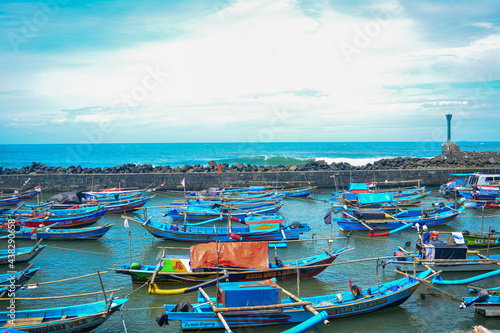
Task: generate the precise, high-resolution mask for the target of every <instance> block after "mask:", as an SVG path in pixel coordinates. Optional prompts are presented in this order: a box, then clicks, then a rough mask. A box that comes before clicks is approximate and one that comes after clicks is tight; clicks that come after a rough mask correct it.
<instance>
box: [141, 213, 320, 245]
mask: <svg viewBox="0 0 500 333" xmlns="http://www.w3.org/2000/svg"><path fill="white" fill-rule="evenodd" d="M137 220H138V221H140V222H141V224H142V226H143V227H144V229H146V230H147V231H148V232H149V233H150V234H151V235H153V236H154V237H157V238H161V239H170V240H177V241H190V242H216V241H219V242H231V241H236V242H239V241H241V240H243V241H271V240H279V241H281V240H288V239H299V238H300V235H301V234H303V233H305V232H309V231H311V228H309V225H308V224H307V223H298V222H293V223H291V224H282V225H280V224H276V223H272V224H252V225H248V226H241V227H240V226H238V227H231V228H228V227H216V226H213V227H192V226H186V227H184V226H183V225H177V224H166V223H163V222H153V221H151V218H148V219H147V220H144V219H141V218H137Z"/></svg>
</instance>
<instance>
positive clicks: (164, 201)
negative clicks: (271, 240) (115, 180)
mask: <svg viewBox="0 0 500 333" xmlns="http://www.w3.org/2000/svg"><path fill="white" fill-rule="evenodd" d="M436 192H437V191H436V189H434V192H433V194H432V195H431V196H430V197H429V198H428V200H433V201H442V200H443V198H441V197H440V196H439V195H437V194H436ZM52 194H53V193H43V197H42V199H47V198H49V197H50V196H51V195H52ZM155 194H156V197H155V198H154V199H152V200H150V202H149V203H148V204H147V206H149V207H152V206H165V205H168V204H169V203H170V201H171V200H175V199H181V198H182V193H171V192H160V191H157V192H155ZM331 195H332V192H331V191H326V190H324V191H321V192H319V193H314V194H313V196H312V198H311V199H310V198H300V199H299V198H297V199H293V198H290V199H285V200H284V203H285V206H284V207H283V208H282V209H281V210H280V212H279V213H280V214H281V215H282V217H283V218H284V220H285V221H287V222H293V221H298V222H307V223H309V224H310V226H311V228H312V231H311V232H310V233H306V234H303V235H302V238H303V239H311V238H313V237H314V238H316V239H318V238H330V237H331V238H334V239H333V241H332V242H331V243H329V242H328V241H327V240H315V241H304V242H293V243H290V244H289V245H288V248H278V249H277V251H278V256H279V257H280V258H281V259H283V260H285V259H300V258H304V257H307V256H312V255H315V254H319V253H321V252H322V248H325V249H331V250H336V249H339V248H342V247H347V246H351V247H354V248H355V250H353V251H351V252H348V253H345V254H343V255H341V256H340V257H339V258H337V260H336V261H335V263H337V264H338V265H332V266H331V267H328V268H327V269H326V270H325V271H324V272H322V273H321V274H319V275H318V276H316V277H313V278H304V279H301V280H300V296H302V297H306V296H314V295H322V294H332V293H334V294H336V293H339V292H345V291H347V290H349V280H351V282H352V284H356V285H358V286H360V287H362V288H366V287H370V286H376V285H377V272H378V279H379V281H380V283H383V282H388V281H391V280H394V279H398V278H401V276H400V275H398V274H397V273H396V272H394V271H393V270H392V269H390V267H385V268H382V267H381V266H380V267H378V269H377V261H376V260H373V261H364V262H353V263H346V264H340V263H341V262H344V261H351V260H358V259H363V258H376V257H385V256H389V255H392V254H393V253H394V251H395V250H396V248H397V246H405V243H407V242H410V243H411V244H410V245H409V246H408V247H407V248H408V249H410V250H412V249H413V248H414V247H415V240H416V238H417V232H416V230H415V229H411V228H410V229H406V230H403V231H401V232H399V233H396V234H394V235H391V236H385V237H375V238H369V237H368V232H363V231H357V232H353V233H352V234H349V233H348V232H343V231H341V230H340V229H339V228H338V226H337V225H336V224H332V225H326V224H325V223H324V221H323V217H324V215H325V213H327V212H329V211H330V210H331V209H332V207H331V205H330V204H329V203H328V202H326V200H327V199H328V198H330V197H331ZM165 212H166V209H165V208H162V209H149V210H148V217H149V216H153V219H155V220H163V221H165V222H171V220H170V219H169V218H168V217H163V213H165ZM138 214H139V216H140V215H141V214H142V211H137V212H135V213H128V215H129V216H137V215H138ZM482 214H483V212H482V210H480V209H470V208H468V209H467V210H466V211H465V214H462V215H460V216H458V217H457V218H456V219H454V220H453V221H451V222H450V223H449V224H448V225H444V226H439V227H436V228H433V229H432V230H438V231H441V232H450V231H462V230H469V231H480V229H481V227H483V229H484V230H488V228H489V227H491V228H492V229H495V230H498V229H500V217H499V215H500V211H499V210H495V209H486V210H484V218H483V217H482ZM122 215H124V214H106V215H105V216H104V217H103V218H102V219H101V220H99V221H98V224H99V225H103V224H106V223H114V227H113V228H111V230H110V231H109V232H108V233H107V234H106V235H105V236H104V237H103V238H102V239H100V240H93V241H45V242H44V243H45V244H47V245H48V246H47V248H46V249H45V250H43V251H42V253H41V254H40V255H39V256H37V257H36V258H35V259H34V260H32V263H33V264H34V266H35V267H41V269H40V271H39V272H38V273H37V274H36V275H35V277H34V278H33V279H32V280H31V281H30V282H31V283H36V282H47V281H55V280H62V279H68V278H72V277H76V276H81V275H86V274H91V273H95V272H96V271H99V272H105V271H108V273H104V274H102V281H103V284H104V287H105V289H107V290H110V289H118V288H119V289H120V290H118V291H115V296H119V297H127V298H129V301H128V302H127V303H126V304H125V306H124V307H123V309H122V311H121V312H117V313H115V314H114V315H112V316H111V317H110V318H109V320H108V321H107V322H105V323H104V324H103V325H102V326H100V327H99V328H97V329H96V330H94V331H95V332H125V331H127V332H165V333H167V332H168V333H174V332H181V329H180V325H179V323H178V322H173V321H171V322H170V324H169V325H168V326H166V327H164V328H160V327H158V325H157V324H156V321H155V317H156V316H157V315H158V314H160V313H162V312H164V309H163V304H177V303H179V302H180V301H183V300H187V301H189V302H190V303H195V302H196V298H197V294H196V293H189V294H181V295H172V296H159V295H149V294H148V290H147V286H145V285H139V284H135V285H132V283H131V279H130V277H128V276H126V275H120V274H116V273H114V272H113V271H111V270H108V268H113V265H114V264H128V263H130V262H137V263H140V264H156V263H157V262H158V260H157V255H158V252H159V248H158V247H184V248H187V247H188V246H190V245H193V244H191V243H186V242H173V241H163V240H159V239H156V238H153V237H152V236H150V235H149V234H148V233H147V232H146V231H145V230H144V229H143V228H142V226H141V225H140V224H139V223H136V222H133V221H132V220H129V224H130V239H131V242H130V243H129V229H127V228H125V227H124V219H123V218H122ZM440 236H441V239H442V240H443V238H445V237H447V234H445V233H442V234H441V235H440ZM339 237H340V238H339ZM3 242H6V240H4V241H3ZM33 244H34V241H31V240H16V247H23V246H31V245H33ZM129 244H130V247H129ZM129 253H131V257H130V256H129ZM167 253H168V254H175V255H178V254H187V253H188V250H187V249H186V250H181V249H176V250H173V249H172V250H167ZM482 253H483V254H484V253H485V251H482ZM491 253H493V254H499V253H500V252H499V251H498V250H491ZM269 256H270V259H271V260H274V249H270V251H269ZM380 262H381V261H380ZM15 266H16V267H15V268H16V270H21V269H23V268H25V267H26V266H27V264H21V263H19V264H16V265H15ZM499 268H500V266H499ZM0 269H2V271H1V272H0V273H4V272H5V271H6V270H9V268H7V267H1V268H0ZM473 275H475V273H465V272H464V273H443V274H442V276H443V278H445V279H462V278H466V277H470V276H473ZM279 284H280V285H281V286H282V287H283V288H284V289H286V290H288V291H290V292H292V293H294V294H298V293H299V291H298V289H297V281H296V280H295V279H292V280H285V281H280V282H279ZM474 285H476V286H479V287H493V286H497V285H500V277H495V278H490V279H487V280H483V281H478V282H476V283H474ZM162 287H163V288H180V287H185V285H163V286H162ZM437 287H438V288H439V289H441V290H443V291H445V292H446V293H449V294H452V295H455V296H457V297H462V296H470V294H468V293H467V288H466V286H465V285H458V286H437ZM428 288H429V286H427V285H421V286H420V287H419V289H418V290H417V292H416V293H415V294H414V295H413V296H412V297H411V298H410V299H408V300H407V301H406V302H405V303H403V304H402V305H400V306H397V307H394V308H390V309H385V310H382V311H377V312H374V313H371V314H366V315H361V316H356V317H348V318H343V319H335V320H332V322H331V325H330V326H329V327H326V326H324V325H323V324H320V325H317V326H315V327H314V328H312V329H311V330H310V331H313V332H386V333H387V332H471V331H472V328H473V327H474V326H475V325H483V326H485V327H488V328H490V329H498V328H500V322H499V319H498V318H486V317H483V316H481V315H479V314H476V313H475V312H474V309H473V307H470V308H467V309H464V310H462V309H459V305H460V302H458V301H456V300H452V299H450V298H446V297H439V296H433V295H431V292H430V291H429V290H428ZM100 290H101V287H100V284H99V280H98V278H97V276H91V277H87V278H83V279H77V280H70V281H67V282H63V283H55V284H46V285H40V286H39V287H38V288H37V289H30V290H18V291H17V292H16V296H17V297H33V298H36V297H47V296H64V295H73V294H80V293H87V292H95V291H97V292H98V291H100ZM205 290H206V291H207V293H208V294H209V295H212V296H213V295H214V292H215V287H207V288H206V289H205ZM101 299H102V294H97V295H93V296H85V297H75V298H61V299H49V300H43V299H39V300H18V301H16V303H15V305H16V309H19V310H21V309H31V308H42V307H54V306H67V305H73V304H79V303H83V302H91V301H95V300H101ZM7 304H8V302H5V301H4V306H5V307H6V306H7ZM4 311H5V310H4ZM290 327H292V326H291V325H287V326H269V327H265V328H255V327H246V328H242V329H235V331H236V332H260V331H262V330H265V331H266V332H269V333H272V332H281V331H283V330H285V329H287V328H290Z"/></svg>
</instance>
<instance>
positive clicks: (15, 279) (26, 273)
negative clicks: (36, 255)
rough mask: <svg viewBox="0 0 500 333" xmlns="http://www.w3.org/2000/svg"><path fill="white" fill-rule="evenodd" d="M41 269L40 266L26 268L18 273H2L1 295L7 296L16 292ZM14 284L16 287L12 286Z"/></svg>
mask: <svg viewBox="0 0 500 333" xmlns="http://www.w3.org/2000/svg"><path fill="white" fill-rule="evenodd" d="M39 269H40V267H36V268H26V269H25V270H23V271H20V272H16V273H8V274H1V275H0V297H5V296H8V294H9V293H11V292H15V291H16V290H17V289H19V288H20V287H21V286H22V285H24V284H26V283H27V282H28V281H29V280H30V279H31V278H32V277H33V275H35V273H36V272H38V270H39ZM12 286H14V288H12ZM9 297H11V296H9Z"/></svg>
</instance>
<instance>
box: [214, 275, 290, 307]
mask: <svg viewBox="0 0 500 333" xmlns="http://www.w3.org/2000/svg"><path fill="white" fill-rule="evenodd" d="M256 284H257V282H255V281H248V282H223V283H220V284H219V288H220V289H221V291H222V303H223V305H224V306H225V307H233V306H234V307H239V306H254V305H270V304H279V303H281V288H274V287H270V286H256ZM243 285H249V286H248V287H240V286H243Z"/></svg>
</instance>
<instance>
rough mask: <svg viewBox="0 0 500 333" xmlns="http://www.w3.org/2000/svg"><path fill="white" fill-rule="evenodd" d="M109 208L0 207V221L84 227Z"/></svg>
mask: <svg viewBox="0 0 500 333" xmlns="http://www.w3.org/2000/svg"><path fill="white" fill-rule="evenodd" d="M108 210H109V209H108V208H106V207H105V206H101V207H99V206H90V207H85V208H78V209H69V210H54V211H52V210H50V209H49V210H44V211H43V212H42V211H39V210H33V211H29V212H28V211H16V210H6V209H0V212H1V215H0V222H3V223H7V222H11V221H12V220H14V221H16V223H21V224H23V225H24V226H25V227H31V228H37V227H39V226H41V225H42V226H46V227H48V226H52V225H57V226H58V228H74V227H85V226H90V225H92V224H94V223H96V222H97V221H98V220H99V219H100V218H101V217H103V216H104V214H106V212H107V211H108Z"/></svg>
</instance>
